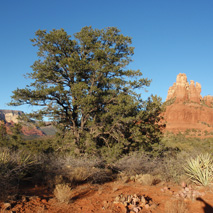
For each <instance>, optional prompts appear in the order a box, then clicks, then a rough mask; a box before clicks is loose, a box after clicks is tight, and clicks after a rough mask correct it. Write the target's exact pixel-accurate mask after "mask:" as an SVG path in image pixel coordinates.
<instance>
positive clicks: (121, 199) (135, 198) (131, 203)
mask: <svg viewBox="0 0 213 213" xmlns="http://www.w3.org/2000/svg"><path fill="white" fill-rule="evenodd" d="M114 203H119V204H123V206H124V207H126V209H127V212H132V213H137V212H140V211H141V210H142V209H143V208H145V209H150V208H156V207H157V204H155V203H154V202H153V201H152V200H151V199H150V198H148V197H146V196H144V195H142V196H140V195H137V194H134V195H127V196H124V195H123V194H120V195H118V196H117V197H116V198H115V201H114ZM152 206H153V207H152Z"/></svg>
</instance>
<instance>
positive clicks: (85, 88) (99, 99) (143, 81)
mask: <svg viewBox="0 0 213 213" xmlns="http://www.w3.org/2000/svg"><path fill="white" fill-rule="evenodd" d="M32 42H33V45H34V46H36V47H38V57H39V60H37V61H35V63H34V64H33V66H32V69H33V72H32V73H28V74H27V77H28V78H30V79H32V81H33V83H31V84H30V85H29V86H28V85H27V86H26V88H24V89H19V88H18V89H17V90H15V91H13V94H14V95H13V96H12V102H11V103H10V104H11V105H22V104H30V105H34V106H40V107H42V108H41V109H40V110H38V111H37V112H34V113H31V114H29V117H30V118H34V119H37V120H41V119H42V118H43V117H44V116H45V117H49V119H50V120H52V121H54V122H55V123H56V124H57V127H58V129H59V130H61V131H60V132H61V135H60V137H61V138H62V140H64V139H66V141H67V142H68V140H69V143H70V147H71V149H72V150H75V151H76V150H78V151H79V152H80V153H84V152H89V153H94V152H100V153H105V152H106V150H108V151H107V152H112V154H110V155H114V156H117V157H118V156H119V155H121V154H122V153H124V154H125V153H128V152H130V151H133V150H136V149H137V150H138V149H146V150H150V149H151V147H152V144H153V143H157V142H158V141H159V138H160V135H161V133H160V128H161V125H160V124H159V123H158V122H159V119H160V118H159V114H160V112H161V100H160V99H159V98H158V97H156V96H152V97H150V98H149V99H148V100H147V101H143V100H142V99H141V96H140V95H139V94H137V93H136V92H135V89H141V88H144V87H146V86H149V85H150V82H151V81H150V80H148V79H147V78H142V73H141V72H140V71H139V70H136V71H135V70H130V69H127V65H128V64H129V63H130V62H131V61H132V59H131V56H132V55H133V53H134V51H133V50H134V48H133V47H131V46H130V45H131V38H130V37H128V36H124V35H123V34H121V33H120V31H119V30H118V29H117V28H115V27H108V28H105V29H102V30H98V29H92V27H84V28H82V30H81V31H80V32H78V33H76V34H74V39H71V36H69V35H68V34H67V33H66V32H65V31H64V30H63V29H60V30H55V29H54V30H52V31H51V32H49V33H48V32H47V31H46V30H38V31H37V32H36V38H35V39H32ZM67 135H69V136H70V137H69V139H68V137H67ZM102 148H103V149H102ZM101 149H102V150H101ZM99 150H101V151H99ZM121 150H122V151H121Z"/></svg>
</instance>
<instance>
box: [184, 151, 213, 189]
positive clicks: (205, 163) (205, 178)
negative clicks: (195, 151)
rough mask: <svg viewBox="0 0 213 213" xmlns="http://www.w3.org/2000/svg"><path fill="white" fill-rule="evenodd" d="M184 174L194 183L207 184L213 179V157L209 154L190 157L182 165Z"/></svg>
mask: <svg viewBox="0 0 213 213" xmlns="http://www.w3.org/2000/svg"><path fill="white" fill-rule="evenodd" d="M184 170H185V172H186V175H187V176H189V178H190V179H191V180H192V181H193V182H194V183H196V184H201V185H203V186H207V185H209V184H211V183H212V181H213V158H212V155H211V154H208V153H207V154H200V155H198V156H197V157H196V158H190V159H189V160H188V161H187V165H186V166H185V167H184Z"/></svg>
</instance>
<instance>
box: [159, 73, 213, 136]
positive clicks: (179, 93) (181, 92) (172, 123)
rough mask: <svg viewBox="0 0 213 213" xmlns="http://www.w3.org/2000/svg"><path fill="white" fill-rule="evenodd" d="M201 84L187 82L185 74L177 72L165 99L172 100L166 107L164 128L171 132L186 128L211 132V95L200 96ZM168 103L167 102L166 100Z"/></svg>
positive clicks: (212, 114) (212, 113) (212, 109)
mask: <svg viewBox="0 0 213 213" xmlns="http://www.w3.org/2000/svg"><path fill="white" fill-rule="evenodd" d="M200 93H201V85H200V84H199V83H196V84H195V83H194V81H192V80H191V81H190V84H189V83H188V82H187V77H186V74H179V75H178V76H177V80H176V83H174V84H173V86H172V87H170V88H169V91H168V95H167V98H166V101H169V100H172V99H173V100H174V101H173V103H172V104H170V105H169V106H167V107H166V111H165V113H164V115H163V116H164V119H165V121H166V130H168V131H172V132H178V131H185V130H187V129H198V130H200V131H205V130H207V131H208V132H213V96H210V95H208V96H205V97H204V98H202V96H201V95H200ZM167 103H169V102H167Z"/></svg>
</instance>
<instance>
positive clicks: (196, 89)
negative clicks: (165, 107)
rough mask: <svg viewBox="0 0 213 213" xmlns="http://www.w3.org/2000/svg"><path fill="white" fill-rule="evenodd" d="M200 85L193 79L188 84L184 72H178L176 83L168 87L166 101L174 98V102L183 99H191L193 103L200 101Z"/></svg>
mask: <svg viewBox="0 0 213 213" xmlns="http://www.w3.org/2000/svg"><path fill="white" fill-rule="evenodd" d="M200 93H201V85H200V84H199V83H197V82H196V85H195V83H194V81H193V80H191V81H190V84H189V83H188V81H187V77H186V74H184V73H180V74H178V75H177V79H176V83H174V84H173V86H172V87H170V88H169V91H168V95H167V98H166V101H168V100H170V99H172V98H175V99H176V100H175V102H176V103H177V102H183V101H193V102H195V103H200V101H201V98H202V97H201V95H200Z"/></svg>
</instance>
